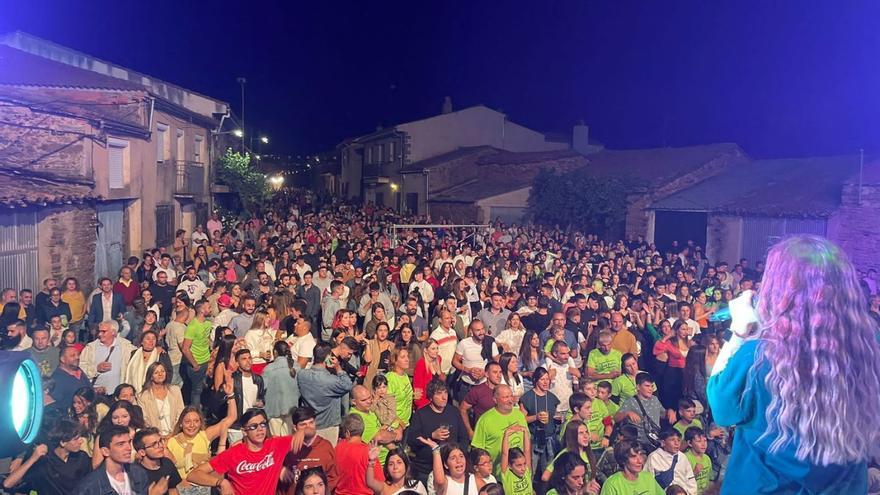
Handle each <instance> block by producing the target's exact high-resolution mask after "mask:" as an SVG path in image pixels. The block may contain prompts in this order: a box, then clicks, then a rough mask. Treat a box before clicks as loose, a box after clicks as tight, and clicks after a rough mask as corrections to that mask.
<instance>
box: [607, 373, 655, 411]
mask: <svg viewBox="0 0 880 495" xmlns="http://www.w3.org/2000/svg"><path fill="white" fill-rule="evenodd" d="M654 392H657V384H656V383H655V384H654ZM611 395H613V396H615V397H620V403H621V404H623V401H625V400H626V399H629V398H630V397H633V396H635V395H636V381H635V379H634V378H632V377H631V376H629V375H627V374H626V373H624V374H622V375H620V376H618V377H617V378H615V379H614V380H612V381H611Z"/></svg>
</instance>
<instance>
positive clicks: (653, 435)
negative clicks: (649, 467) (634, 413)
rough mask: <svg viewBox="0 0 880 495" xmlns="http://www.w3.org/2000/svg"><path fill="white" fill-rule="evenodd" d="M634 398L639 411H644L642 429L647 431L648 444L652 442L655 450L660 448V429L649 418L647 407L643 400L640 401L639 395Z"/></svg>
mask: <svg viewBox="0 0 880 495" xmlns="http://www.w3.org/2000/svg"><path fill="white" fill-rule="evenodd" d="M633 398H634V399H635V400H636V403H637V404H638V405H639V409H641V411H642V429H644V430H645V437H647V438H648V442H650V444H651V446H652V447H653V448H655V449H657V448H660V436H659V435H658V433H659V432H660V427H659V426H658V425H657V423H655V422H654V420H653V419H651V417H650V416H648V412H647V411H645V406H644V405H643V404H642V400H641V399H639V394H636V395H634V396H633Z"/></svg>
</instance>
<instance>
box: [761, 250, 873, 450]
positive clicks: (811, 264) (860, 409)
mask: <svg viewBox="0 0 880 495" xmlns="http://www.w3.org/2000/svg"><path fill="white" fill-rule="evenodd" d="M756 309H757V313H758V320H759V322H760V323H759V328H760V330H761V339H762V347H761V351H759V352H758V358H757V359H756V361H755V364H754V365H753V367H752V372H753V373H755V372H757V370H759V369H760V368H762V367H766V368H769V372H768V373H767V376H766V378H765V379H764V384H765V385H766V387H767V390H768V391H769V393H770V395H771V397H772V399H771V402H770V406H769V408H768V409H767V411H766V418H767V430H766V431H765V432H764V434H763V436H762V437H761V438H762V439H773V442H772V444H771V446H770V452H778V451H779V450H780V449H781V448H783V447H784V446H786V445H788V444H790V443H791V442H796V447H797V451H796V454H795V455H796V457H797V458H798V459H799V460H802V461H809V462H811V463H813V464H817V465H821V466H826V465H829V464H846V463H852V462H863V461H865V460H867V459H869V458H871V457H872V456H873V455H874V454H876V451H877V440H878V438H877V425H878V420H877V418H878V414H880V347H878V343H877V335H876V334H877V325H876V323H875V322H874V320H873V319H872V318H871V316H870V314H869V313H868V308H867V304H866V297H865V294H864V292H863V291H862V289H861V287H860V285H859V280H858V276H857V274H856V271H855V269H854V268H853V266H852V264H851V263H850V261H849V260H848V258H847V256H846V255H845V254H844V253H843V251H842V250H841V249H840V248H839V247H838V246H836V245H835V244H833V243H832V242H830V241H828V240H827V239H824V238H821V237H817V236H810V235H801V236H794V237H790V238H787V239H784V240H783V241H781V242H780V243H778V244H777V245H776V246H774V247H773V248H772V249H771V250H770V252H769V254H768V257H767V265H766V270H765V271H764V277H763V280H762V285H761V289H760V293H759V295H758V302H757V306H756Z"/></svg>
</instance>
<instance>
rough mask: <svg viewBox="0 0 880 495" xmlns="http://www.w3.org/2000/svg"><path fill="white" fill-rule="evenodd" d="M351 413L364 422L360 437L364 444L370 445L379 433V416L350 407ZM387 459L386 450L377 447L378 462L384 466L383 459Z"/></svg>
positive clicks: (382, 447)
mask: <svg viewBox="0 0 880 495" xmlns="http://www.w3.org/2000/svg"><path fill="white" fill-rule="evenodd" d="M349 412H351V413H354V414H357V415H358V416H360V417H361V419H363V420H364V433H363V434H362V435H361V439H362V440H363V441H364V443H370V441H372V440H373V437H375V436H376V433H379V428H381V427H382V425H381V424H380V423H379V416H377V415H376V413H374V412H373V411H370V412H368V413H365V412H363V411H360V410H358V409H357V408H354V407H352V408H351V410H350V411H349ZM386 457H388V449H387V448H386V447H385V446H380V447H379V462H380V463H381V464H382V465H383V466H384V465H385V458H386Z"/></svg>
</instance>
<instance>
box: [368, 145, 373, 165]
mask: <svg viewBox="0 0 880 495" xmlns="http://www.w3.org/2000/svg"><path fill="white" fill-rule="evenodd" d="M372 164H373V147H372V146H367V165H372Z"/></svg>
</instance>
